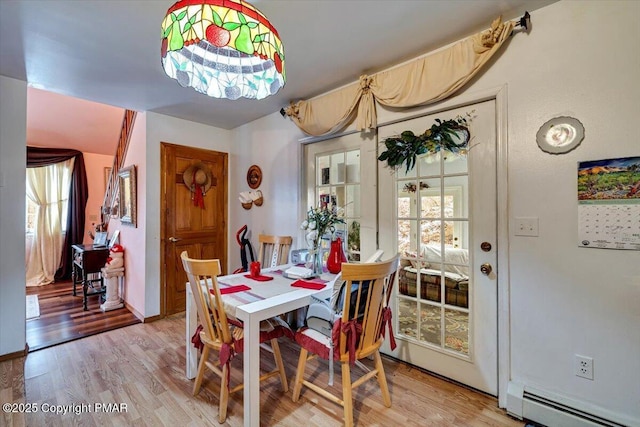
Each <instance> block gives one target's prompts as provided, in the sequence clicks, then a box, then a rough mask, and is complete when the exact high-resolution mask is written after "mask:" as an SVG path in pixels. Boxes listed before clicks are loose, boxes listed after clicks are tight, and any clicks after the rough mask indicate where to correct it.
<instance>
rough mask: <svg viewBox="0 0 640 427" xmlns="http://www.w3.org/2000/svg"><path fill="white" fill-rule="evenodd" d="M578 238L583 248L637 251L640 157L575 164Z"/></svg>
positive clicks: (639, 224) (639, 228)
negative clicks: (576, 173) (576, 171)
mask: <svg viewBox="0 0 640 427" xmlns="http://www.w3.org/2000/svg"><path fill="white" fill-rule="evenodd" d="M578 239H579V246H581V247H585V248H608V249H631V250H636V251H637V250H640V157H625V158H619V159H605V160H595V161H587V162H579V163H578Z"/></svg>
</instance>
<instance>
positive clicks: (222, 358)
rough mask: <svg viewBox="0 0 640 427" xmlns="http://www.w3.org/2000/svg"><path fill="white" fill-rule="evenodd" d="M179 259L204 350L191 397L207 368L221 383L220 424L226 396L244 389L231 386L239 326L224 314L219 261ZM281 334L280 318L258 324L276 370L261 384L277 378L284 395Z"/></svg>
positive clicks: (240, 336) (283, 328) (240, 332)
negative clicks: (193, 302)
mask: <svg viewBox="0 0 640 427" xmlns="http://www.w3.org/2000/svg"><path fill="white" fill-rule="evenodd" d="M180 257H181V258H182V265H183V266H184V270H185V272H186V273H187V277H188V278H189V285H190V286H191V291H192V293H193V296H194V299H195V302H196V307H197V310H198V319H199V322H200V324H201V326H202V329H201V330H200V332H199V338H200V341H201V343H202V345H203V347H202V354H201V356H200V362H199V364H198V373H197V375H196V379H195V383H194V385H193V395H194V396H196V395H197V394H198V393H199V392H200V386H201V385H202V379H203V377H204V372H205V368H209V369H210V370H211V371H213V372H214V373H215V374H216V375H218V376H219V377H220V380H221V381H220V406H219V409H218V421H219V422H220V423H223V422H224V421H225V420H226V418H227V402H228V399H229V394H231V393H234V392H236V391H239V390H242V389H243V384H239V385H236V386H235V387H233V388H231V387H230V376H231V372H230V368H231V359H232V358H233V356H234V355H236V354H238V353H242V350H243V347H244V342H243V329H242V323H241V322H240V321H238V320H237V319H234V318H231V317H228V316H227V314H226V313H225V311H224V307H223V302H222V298H221V296H220V288H219V287H218V281H217V276H218V275H219V274H220V272H221V270H220V261H219V260H217V259H209V260H200V259H192V258H189V256H188V254H187V251H184V252H182V254H181V255H180ZM205 284H206V286H205ZM283 335H287V326H286V324H285V323H284V322H283V321H281V320H280V319H279V318H273V319H268V320H266V321H263V322H262V323H261V324H260V342H261V343H266V342H267V341H269V342H270V344H271V347H270V351H272V353H273V355H274V359H275V364H276V369H274V370H273V371H271V372H268V373H266V374H264V375H262V376H260V381H263V380H265V379H267V378H270V377H273V376H276V375H278V376H280V381H281V383H282V388H283V391H284V392H285V393H286V392H287V391H288V390H289V385H288V383H287V376H286V374H285V370H284V364H283V363H282V356H281V353H280V347H279V346H278V338H279V337H281V336H283ZM212 353H213V354H217V355H218V358H219V362H218V363H214V362H212V361H210V360H209V358H210V356H211V355H212ZM220 367H221V368H220Z"/></svg>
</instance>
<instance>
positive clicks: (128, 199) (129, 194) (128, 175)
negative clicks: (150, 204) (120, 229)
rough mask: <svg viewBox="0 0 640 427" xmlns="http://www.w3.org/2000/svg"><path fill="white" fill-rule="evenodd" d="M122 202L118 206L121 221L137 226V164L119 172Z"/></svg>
mask: <svg viewBox="0 0 640 427" xmlns="http://www.w3.org/2000/svg"><path fill="white" fill-rule="evenodd" d="M118 185H119V191H120V204H119V206H118V209H119V216H120V223H121V224H127V225H132V226H134V227H136V224H137V223H136V216H137V215H136V214H137V194H136V186H137V185H136V167H135V165H132V166H129V167H126V168H122V169H120V171H119V172H118Z"/></svg>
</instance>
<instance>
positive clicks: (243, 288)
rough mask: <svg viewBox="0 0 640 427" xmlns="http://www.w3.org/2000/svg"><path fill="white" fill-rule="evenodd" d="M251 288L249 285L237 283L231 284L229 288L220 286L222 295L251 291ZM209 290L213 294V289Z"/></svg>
mask: <svg viewBox="0 0 640 427" xmlns="http://www.w3.org/2000/svg"><path fill="white" fill-rule="evenodd" d="M250 290H251V288H250V287H248V286H247V285H235V286H229V287H227V288H220V294H221V295H226V294H233V293H236V292H243V291H250ZM209 292H211V293H212V294H213V293H214V292H213V289H209Z"/></svg>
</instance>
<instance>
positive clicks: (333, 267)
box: [327, 237, 347, 274]
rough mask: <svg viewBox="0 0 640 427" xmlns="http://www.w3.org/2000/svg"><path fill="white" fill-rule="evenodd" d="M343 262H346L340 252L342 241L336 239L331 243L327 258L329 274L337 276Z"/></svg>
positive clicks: (342, 252)
mask: <svg viewBox="0 0 640 427" xmlns="http://www.w3.org/2000/svg"><path fill="white" fill-rule="evenodd" d="M343 262H347V257H346V256H345V254H344V251H343V250H342V239H340V238H339V237H336V240H333V241H332V242H331V250H330V251H329V258H327V270H329V273H332V274H338V273H340V271H342V263H343Z"/></svg>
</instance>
